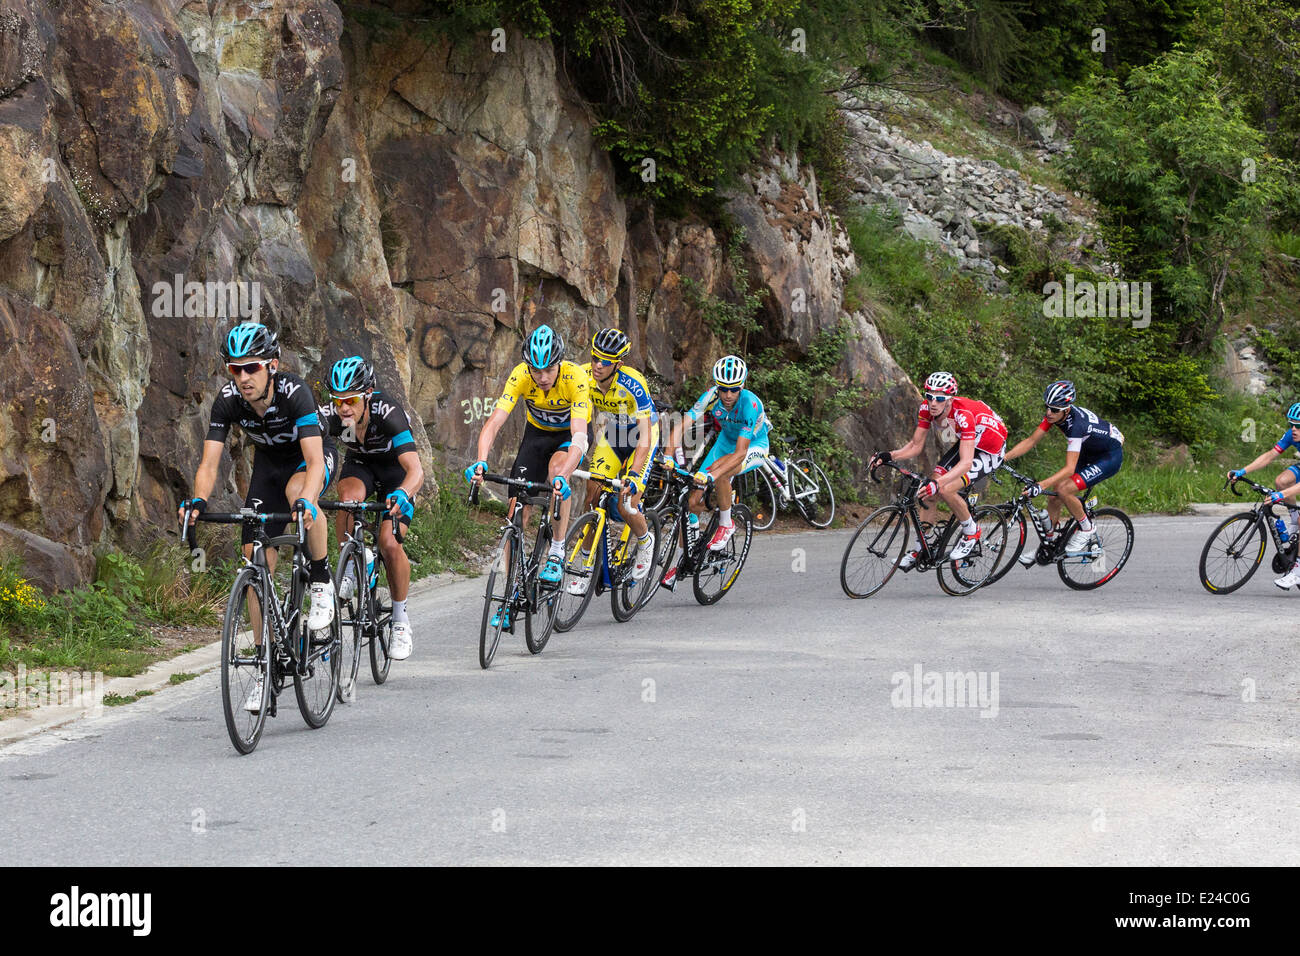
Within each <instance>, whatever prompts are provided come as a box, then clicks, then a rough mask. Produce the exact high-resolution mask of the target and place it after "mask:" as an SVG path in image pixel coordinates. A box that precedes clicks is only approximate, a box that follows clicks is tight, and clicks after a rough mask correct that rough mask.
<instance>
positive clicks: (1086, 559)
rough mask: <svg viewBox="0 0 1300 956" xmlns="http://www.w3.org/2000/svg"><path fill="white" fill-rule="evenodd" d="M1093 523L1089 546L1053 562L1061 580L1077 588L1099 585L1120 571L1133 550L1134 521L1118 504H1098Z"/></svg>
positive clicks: (1087, 588)
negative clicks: (1084, 552) (1086, 552)
mask: <svg viewBox="0 0 1300 956" xmlns="http://www.w3.org/2000/svg"><path fill="white" fill-rule="evenodd" d="M1092 525H1093V538H1092V550H1091V551H1090V552H1089V553H1088V554H1086V555H1082V556H1080V557H1068V556H1067V557H1064V558H1061V560H1060V561H1058V562H1057V563H1056V570H1057V571H1058V572H1060V575H1061V580H1062V581H1064V582H1065V583H1066V584H1068V585H1069V586H1070V587H1072V588H1074V589H1075V590H1076V591H1091V590H1092V589H1093V588H1099V587H1101V586H1102V585H1103V584H1105V583H1106V582H1107V581H1109V580H1110V579H1111V578H1113V577H1115V575H1117V574H1119V572H1120V571H1121V570H1122V569H1123V567H1124V563H1125V562H1126V561H1128V556H1129V555H1130V554H1131V553H1132V551H1133V522H1132V521H1130V520H1129V517H1128V515H1126V514H1125V513H1124V512H1122V511H1120V510H1119V509H1118V508H1098V509H1097V510H1096V511H1094V512H1093V513H1092Z"/></svg>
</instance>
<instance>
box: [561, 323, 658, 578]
mask: <svg viewBox="0 0 1300 956" xmlns="http://www.w3.org/2000/svg"><path fill="white" fill-rule="evenodd" d="M631 349H632V343H631V342H630V341H628V337H627V336H626V335H624V334H623V333H622V332H620V331H619V330H618V329H601V330H600V331H599V332H597V333H596V334H595V335H593V336H592V338H591V361H590V362H588V363H587V364H586V365H584V366H582V370H583V372H585V373H586V374H587V376H588V381H587V386H588V389H589V391H590V394H591V405H592V410H593V411H594V412H595V414H596V415H597V416H598V417H597V418H596V420H595V421H594V423H593V424H594V426H595V427H594V430H595V434H596V435H597V436H598V437H597V438H596V443H595V447H594V448H593V449H592V453H591V473H592V474H593V475H600V476H601V477H602V478H617V477H619V476H620V475H623V476H624V477H625V478H626V480H627V485H626V486H624V489H623V494H622V495H621V496H620V497H621V500H620V504H619V511H620V512H621V513H622V514H623V515H624V516H625V517H626V519H627V523H628V525H629V526H630V527H631V529H632V533H633V534H635V535H636V539H637V543H636V556H635V558H634V564H633V566H632V577H633V578H634V579H635V580H637V581H640V580H643V579H644V578H645V577H646V575H648V574H649V573H650V568H651V566H652V565H653V564H654V553H655V540H654V535H653V534H651V533H650V526H649V525H648V524H647V523H646V520H645V512H644V511H643V510H642V508H641V495H642V494H643V493H644V492H645V486H646V481H647V480H648V479H649V475H650V466H651V464H653V462H654V456H655V453H656V452H657V451H658V445H659V412H658V410H657V409H656V408H655V405H654V402H653V401H652V400H651V398H650V386H649V385H647V384H646V380H645V376H643V375H642V374H641V373H640V372H638V371H637V370H636V369H632V368H628V367H627V366H626V365H624V364H623V358H624V356H626V355H627V353H628V352H629V351H631ZM601 490H602V489H601V486H600V485H599V484H597V483H596V482H594V481H593V482H589V483H588V485H587V500H586V507H587V508H591V507H592V506H594V505H595V503H596V499H597V498H599V497H600V494H601ZM583 544H584V548H583V551H584V553H585V552H587V551H588V550H589V549H590V547H591V544H592V543H591V542H583ZM589 582H590V579H589V578H578V577H575V578H573V579H572V580H571V581H570V582H569V585H568V591H569V593H570V594H577V595H581V594H583V593H584V592H585V591H586V589H587V585H588V583H589Z"/></svg>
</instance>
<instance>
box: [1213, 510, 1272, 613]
mask: <svg viewBox="0 0 1300 956" xmlns="http://www.w3.org/2000/svg"><path fill="white" fill-rule="evenodd" d="M1267 544H1268V535H1266V534H1265V533H1264V522H1263V520H1262V519H1260V518H1257V517H1256V516H1255V513H1254V512H1252V511H1243V512H1242V513H1241V514H1236V515H1233V516H1232V517H1231V518H1228V519H1227V520H1226V521H1224V522H1223V523H1222V524H1220V525H1219V526H1218V527H1217V528H1215V529H1214V531H1213V532H1211V533H1210V537H1209V540H1207V541H1206V542H1205V547H1204V548H1202V549H1201V586H1202V587H1203V588H1205V590H1207V591H1209V592H1210V593H1211V594H1231V593H1232V592H1233V591H1235V590H1237V588H1239V587H1241V586H1242V585H1243V584H1245V583H1246V582H1247V581H1249V580H1250V578H1251V576H1252V575H1253V574H1254V573H1255V571H1256V570H1258V569H1259V565H1260V563H1261V562H1262V561H1263V560H1264V549H1265V547H1266V546H1267Z"/></svg>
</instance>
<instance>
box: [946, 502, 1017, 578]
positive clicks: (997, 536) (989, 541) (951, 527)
mask: <svg viewBox="0 0 1300 956" xmlns="http://www.w3.org/2000/svg"><path fill="white" fill-rule="evenodd" d="M971 517H972V518H973V519H975V525H976V527H978V528H979V531H980V537H979V541H977V542H976V544H975V550H973V551H971V553H970V554H968V555H967V556H966V557H964V558H960V559H958V560H956V561H942V562H940V563H939V564H938V566H937V567H936V568H935V571H936V576H937V577H938V578H939V587H941V588H943V590H944V592H945V593H947V594H951V595H954V596H960V595H963V594H970V593H971V592H972V591H974V590H975V589H976V588H978V587H980V586H981V585H982V584H984V583H985V582H986V581H987V580H988V579H989V578H990V577H991V576H992V574H993V571H994V569H995V568H997V566H998V562H999V560H1001V559H1002V558H1004V557H1005V556H1006V551H1007V522H1006V519H1005V518H1003V517H1002V512H1001V511H999V510H998V509H997V508H994V507H992V506H991V505H983V506H981V507H978V508H972V509H971ZM960 534H961V524H960V522H958V521H951V522H949V524H948V531H947V533H946V534H945V535H944V536H943V540H942V541H941V542H940V543H939V553H940V554H947V553H948V551H949V550H950V548H949V545H950V544H951V542H952V540H953V539H954V538H955V537H956V536H957V535H960Z"/></svg>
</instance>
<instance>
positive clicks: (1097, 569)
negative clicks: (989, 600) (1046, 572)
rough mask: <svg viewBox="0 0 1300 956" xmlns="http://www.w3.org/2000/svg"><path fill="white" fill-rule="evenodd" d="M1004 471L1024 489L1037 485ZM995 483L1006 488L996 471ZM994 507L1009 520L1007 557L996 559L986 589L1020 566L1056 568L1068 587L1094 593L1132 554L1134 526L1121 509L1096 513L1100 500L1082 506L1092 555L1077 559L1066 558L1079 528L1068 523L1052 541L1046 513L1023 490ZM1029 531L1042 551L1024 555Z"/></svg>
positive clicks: (1092, 498) (1087, 553)
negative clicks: (1090, 528) (1089, 522)
mask: <svg viewBox="0 0 1300 956" xmlns="http://www.w3.org/2000/svg"><path fill="white" fill-rule="evenodd" d="M1001 470H1002V471H1005V472H1006V473H1007V474H1009V475H1010V476H1011V477H1012V478H1014V479H1015V480H1016V481H1017V482H1019V483H1020V484H1021V486H1022V488H1023V489H1027V488H1029V487H1030V486H1035V487H1036V486H1037V482H1035V481H1034V480H1033V479H1032V478H1030V477H1028V476H1026V475H1022V474H1021V473H1020V472H1018V471H1016V470H1015V469H1014V468H1012V467H1011V466H1010V465H1007V464H1005V463H1004V464H1003V465H1002V466H1001ZM993 481H994V482H996V483H997V484H999V485H1000V484H1002V482H1001V481H999V480H998V478H997V473H996V472H995V473H994V476H993ZM1042 494H1044V495H1054V494H1056V492H1054V491H1044V492H1042ZM990 507H993V508H996V509H997V510H998V511H999V512H1001V514H1002V517H1003V518H1004V519H1006V522H1007V528H1008V531H1009V539H1008V541H1007V549H1006V553H1005V554H1004V555H1002V556H1000V557H999V558H998V564H997V567H996V568H994V570H993V574H992V575H990V576H989V579H988V580H987V581H986V582H984V586H985V587H988V586H989V585H990V584H993V583H995V582H997V581H1000V580H1002V578H1004V577H1006V575H1007V572H1008V571H1010V570H1011V569H1012V568H1013V567H1015V566H1016V564H1017V563H1019V564H1020V565H1021V566H1022V567H1026V568H1032V567H1034V566H1035V565H1042V566H1043V567H1047V566H1048V565H1051V564H1055V565H1056V570H1057V573H1059V574H1060V575H1061V580H1062V581H1064V582H1065V583H1066V584H1067V585H1069V586H1070V587H1072V588H1074V589H1075V590H1076V591H1091V590H1092V589H1093V588H1099V587H1101V586H1102V585H1103V584H1105V583H1106V582H1107V581H1110V580H1112V579H1113V578H1114V577H1115V575H1117V574H1119V572H1120V571H1121V570H1122V569H1123V568H1124V565H1125V564H1126V563H1127V562H1128V559H1129V555H1130V554H1132V553H1133V522H1132V521H1130V520H1129V517H1128V515H1126V514H1125V513H1124V512H1122V511H1120V510H1119V509H1118V508H1098V507H1097V496H1096V495H1091V496H1089V498H1088V499H1087V500H1086V501H1085V502H1084V503H1083V510H1084V512H1085V513H1086V514H1087V515H1088V517H1089V518H1090V519H1091V520H1092V526H1093V529H1094V530H1093V533H1092V537H1091V538H1090V539H1089V542H1088V550H1087V551H1085V552H1082V553H1075V554H1067V553H1066V550H1065V549H1066V545H1067V543H1068V542H1069V540H1070V536H1071V535H1073V534H1074V532H1075V531H1076V530H1078V527H1079V523H1078V522H1077V521H1076V520H1074V518H1070V519H1069V521H1067V522H1066V523H1065V526H1064V527H1063V528H1062V529H1061V531H1060V532H1058V533H1056V534H1055V535H1054V536H1053V534H1052V526H1051V519H1050V518H1049V517H1048V515H1047V512H1046V511H1044V510H1042V509H1039V508H1035V507H1034V506H1033V505H1032V504H1031V503H1030V498H1029V497H1028V495H1027V494H1025V492H1024V490H1022V491H1021V493H1020V494H1018V495H1016V496H1015V497H1014V498H1012V499H1011V500H1010V501H1004V502H1001V503H999V504H995V505H991V506H990ZM1031 527H1032V528H1033V529H1034V531H1035V533H1036V534H1037V535H1038V547H1037V548H1036V549H1035V550H1034V552H1033V554H1025V553H1024V551H1025V545H1026V542H1027V541H1028V537H1029V528H1031Z"/></svg>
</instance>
